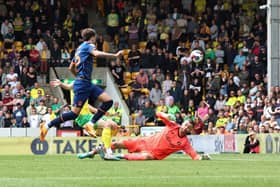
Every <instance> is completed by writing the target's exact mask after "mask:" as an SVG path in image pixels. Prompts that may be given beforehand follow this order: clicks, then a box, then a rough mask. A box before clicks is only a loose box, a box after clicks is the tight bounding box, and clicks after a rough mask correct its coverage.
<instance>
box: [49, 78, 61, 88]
mask: <svg viewBox="0 0 280 187" xmlns="http://www.w3.org/2000/svg"><path fill="white" fill-rule="evenodd" d="M50 85H51V86H52V87H58V86H60V85H61V81H60V80H59V79H55V80H52V81H51V82H50Z"/></svg>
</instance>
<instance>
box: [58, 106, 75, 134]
mask: <svg viewBox="0 0 280 187" xmlns="http://www.w3.org/2000/svg"><path fill="white" fill-rule="evenodd" d="M70 110H71V109H70V106H68V105H66V106H64V108H63V112H62V113H66V112H69V111H70ZM73 123H74V121H73V120H70V121H66V122H64V123H61V124H60V128H63V129H72V128H73V127H74V124H73Z"/></svg>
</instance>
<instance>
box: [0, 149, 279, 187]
mask: <svg viewBox="0 0 280 187" xmlns="http://www.w3.org/2000/svg"><path fill="white" fill-rule="evenodd" d="M211 156H212V158H213V159H212V160H210V161H192V160H190V159H189V157H186V156H185V155H172V156H170V157H169V158H167V159H165V160H162V161H129V162H128V161H103V160H101V159H100V158H99V156H97V157H96V158H94V159H85V160H78V159H77V158H76V157H75V156H67V155H64V156H0V186H1V187H12V186H16V187H25V186H26V187H32V186H38V187H54V186H58V187H64V186H69V187H89V186H94V187H95V186H100V187H101V186H102V187H103V186H121V187H125V186H127V187H128V186H129V187H131V186H141V187H144V186H151V187H162V186H174V187H177V186H184V187H196V186H197V187H198V186H199V187H207V186H213V187H230V186H238V187H242V186H246V187H260V186H263V187H264V186H266V187H274V186H275V187H279V186H280V168H279V167H280V155H279V154H278V155H277V154H271V155H240V154H221V155H211Z"/></svg>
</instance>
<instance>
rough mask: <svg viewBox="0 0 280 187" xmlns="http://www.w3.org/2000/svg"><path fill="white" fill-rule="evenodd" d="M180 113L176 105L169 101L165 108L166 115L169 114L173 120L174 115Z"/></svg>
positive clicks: (172, 100)
mask: <svg viewBox="0 0 280 187" xmlns="http://www.w3.org/2000/svg"><path fill="white" fill-rule="evenodd" d="M180 112H181V111H180V109H179V107H178V106H177V105H175V103H174V99H170V100H169V104H168V106H167V113H168V114H171V115H172V116H174V118H175V115H176V113H180Z"/></svg>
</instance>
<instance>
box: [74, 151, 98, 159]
mask: <svg viewBox="0 0 280 187" xmlns="http://www.w3.org/2000/svg"><path fill="white" fill-rule="evenodd" d="M97 153H98V151H97V150H96V149H93V150H92V151H90V152H88V153H80V154H78V155H77V157H78V158H79V159H85V158H94V156H95V155H96V154H97Z"/></svg>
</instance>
